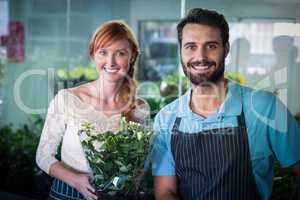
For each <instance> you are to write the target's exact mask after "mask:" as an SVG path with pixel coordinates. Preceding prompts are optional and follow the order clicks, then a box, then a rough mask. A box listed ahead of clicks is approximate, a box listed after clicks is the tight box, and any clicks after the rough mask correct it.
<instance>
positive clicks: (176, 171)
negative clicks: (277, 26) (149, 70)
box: [152, 8, 300, 200]
mask: <svg viewBox="0 0 300 200" xmlns="http://www.w3.org/2000/svg"><path fill="white" fill-rule="evenodd" d="M228 29H229V28H228V23H227V22H226V20H225V18H224V16H223V15H221V14H219V13H217V12H215V11H210V10H205V9H200V8H195V9H192V10H191V11H190V12H189V13H188V15H187V16H186V17H185V18H183V19H182V20H181V21H180V23H179V24H178V26H177V31H178V41H179V45H180V54H181V62H182V66H183V71H184V73H185V75H186V76H187V77H188V78H189V79H190V81H191V85H192V87H191V89H190V90H188V92H187V93H186V94H184V95H183V96H181V97H179V98H178V99H177V100H175V101H174V102H172V103H171V104H169V105H167V106H166V107H164V108H163V109H162V110H161V111H160V112H159V113H158V114H157V116H156V118H155V122H154V131H155V134H156V136H155V140H154V145H153V154H152V168H153V169H152V170H153V175H154V189H155V197H156V199H157V200H170V199H184V200H194V199H203V200H207V199H228V200H241V199H243V200H245V199H253V200H254V199H255V200H256V199H268V198H269V196H270V193H271V188H272V180H273V165H274V160H279V162H280V163H281V165H282V167H288V166H293V169H294V171H295V173H296V174H297V175H300V164H299V161H300V148H299V146H300V129H299V125H298V124H297V122H296V121H295V119H294V118H293V116H292V115H291V114H290V113H289V112H288V110H287V109H286V107H285V106H283V104H282V103H280V101H278V100H277V98H276V97H275V96H274V95H272V94H271V93H269V92H266V91H254V90H252V89H250V88H246V87H243V86H241V85H238V84H237V83H235V82H233V81H230V80H227V79H225V78H224V60H225V58H226V56H227V55H228V52H229V41H228V39H229V30H228Z"/></svg>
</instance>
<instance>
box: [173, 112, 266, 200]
mask: <svg viewBox="0 0 300 200" xmlns="http://www.w3.org/2000/svg"><path fill="white" fill-rule="evenodd" d="M180 122H181V118H176V120H175V123H174V126H173V129H172V135H171V150H172V154H173V157H174V161H175V170H176V176H177V181H178V192H179V194H180V196H181V198H182V199H184V200H200V199H201V200H202V199H203V200H210V199H213V200H217V199H222V200H259V199H261V197H260V194H259V192H258V190H257V187H256V183H255V179H254V176H253V173H252V166H251V158H250V152H249V144H248V138H247V132H246V126H245V118H244V112H243V110H242V114H241V115H240V116H238V126H237V127H230V128H217V129H211V130H206V131H202V132H199V133H184V132H181V131H179V130H178V127H179V126H180Z"/></svg>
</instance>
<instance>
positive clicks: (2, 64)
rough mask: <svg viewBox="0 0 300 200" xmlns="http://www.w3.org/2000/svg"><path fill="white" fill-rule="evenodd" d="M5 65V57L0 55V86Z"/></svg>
mask: <svg viewBox="0 0 300 200" xmlns="http://www.w3.org/2000/svg"><path fill="white" fill-rule="evenodd" d="M5 65H6V63H5V59H4V58H1V57H0V86H1V85H2V84H3V79H4V70H5Z"/></svg>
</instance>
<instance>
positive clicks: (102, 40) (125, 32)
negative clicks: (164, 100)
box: [89, 21, 139, 121]
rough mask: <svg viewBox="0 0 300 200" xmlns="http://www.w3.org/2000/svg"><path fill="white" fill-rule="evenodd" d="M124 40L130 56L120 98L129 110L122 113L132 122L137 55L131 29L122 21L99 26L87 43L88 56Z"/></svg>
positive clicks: (136, 47)
mask: <svg viewBox="0 0 300 200" xmlns="http://www.w3.org/2000/svg"><path fill="white" fill-rule="evenodd" d="M121 39H126V40H127V41H128V42H129V44H130V47H131V50H132V55H131V59H130V63H129V69H128V72H127V76H126V77H125V79H124V83H123V84H122V86H121V87H122V88H121V93H120V96H121V98H122V100H123V101H125V102H128V103H129V109H127V110H126V111H125V112H123V113H122V115H123V116H125V117H126V119H127V120H130V121H134V118H133V116H132V111H133V109H135V105H136V99H135V95H136V87H137V86H136V82H135V80H134V71H135V70H134V69H135V64H136V61H137V58H138V55H139V46H138V42H137V39H136V37H135V35H134V33H133V31H132V30H131V28H130V27H129V26H128V25H127V24H126V23H125V22H123V21H109V22H106V23H104V24H102V25H101V26H99V27H98V28H97V29H96V31H95V32H94V34H93V36H92V38H91V40H90V42H89V55H90V57H91V58H94V55H95V52H96V51H97V49H99V48H102V47H106V46H109V45H111V44H112V43H113V42H115V41H118V40H121Z"/></svg>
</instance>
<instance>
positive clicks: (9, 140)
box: [0, 116, 43, 194]
mask: <svg viewBox="0 0 300 200" xmlns="http://www.w3.org/2000/svg"><path fill="white" fill-rule="evenodd" d="M42 126H43V120H42V118H41V117H39V116H32V117H31V118H30V120H29V122H28V124H25V125H24V126H23V127H21V128H18V129H16V130H14V129H13V127H12V126H11V125H6V126H3V127H1V128H0V160H1V162H0V177H1V181H0V187H1V189H3V190H6V191H11V192H16V193H22V194H29V193H33V192H34V173H35V172H34V169H35V152H36V148H37V145H38V141H39V137H40V133H41V128H42Z"/></svg>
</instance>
